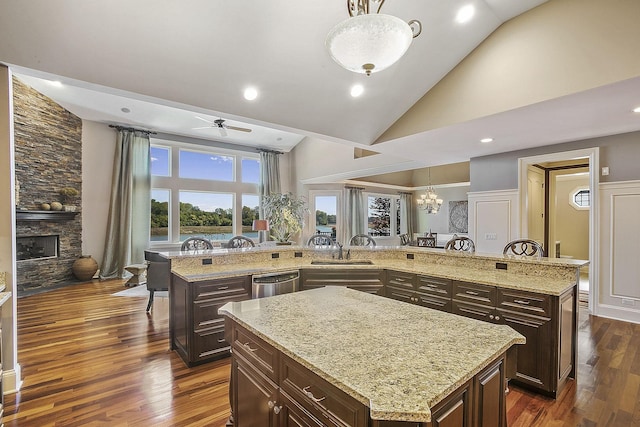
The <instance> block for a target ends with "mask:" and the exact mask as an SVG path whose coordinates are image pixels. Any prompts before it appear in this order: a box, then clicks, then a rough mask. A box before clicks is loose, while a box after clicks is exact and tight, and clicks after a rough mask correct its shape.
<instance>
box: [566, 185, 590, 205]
mask: <svg viewBox="0 0 640 427" xmlns="http://www.w3.org/2000/svg"><path fill="white" fill-rule="evenodd" d="M570 197H571V198H570V204H571V206H573V207H574V208H575V209H578V210H587V209H589V207H590V206H591V193H590V192H589V189H588V188H576V189H575V190H573V191H572V192H571V196H570Z"/></svg>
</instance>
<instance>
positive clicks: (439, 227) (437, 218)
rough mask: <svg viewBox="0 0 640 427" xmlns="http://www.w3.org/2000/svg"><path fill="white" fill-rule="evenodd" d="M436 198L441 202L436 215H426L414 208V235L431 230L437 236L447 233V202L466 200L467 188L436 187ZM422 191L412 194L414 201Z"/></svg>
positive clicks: (466, 186)
mask: <svg viewBox="0 0 640 427" xmlns="http://www.w3.org/2000/svg"><path fill="white" fill-rule="evenodd" d="M435 190H436V193H437V194H438V197H440V198H441V199H442V200H443V203H442V207H441V208H440V210H439V211H438V213H437V214H427V213H426V212H425V211H423V210H421V209H419V208H417V207H416V213H415V215H416V228H415V230H414V231H415V232H416V233H424V232H427V231H429V230H431V231H432V232H434V233H438V234H448V233H449V202H454V201H460V200H467V193H468V192H469V186H468V185H465V186H461V187H444V188H438V187H436V189H435ZM422 193H424V191H417V192H415V193H414V199H416V200H417V199H418V198H419V197H420V194H422Z"/></svg>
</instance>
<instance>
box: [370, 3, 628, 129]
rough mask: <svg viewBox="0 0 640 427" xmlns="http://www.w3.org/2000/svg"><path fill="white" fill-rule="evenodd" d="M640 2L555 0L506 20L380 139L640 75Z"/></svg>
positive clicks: (486, 114) (476, 116)
mask: <svg viewBox="0 0 640 427" xmlns="http://www.w3.org/2000/svg"><path fill="white" fill-rule="evenodd" d="M638 17H640V2H639V1H635V0H551V1H548V2H547V3H544V4H542V5H541V6H539V7H536V8H534V9H532V10H530V11H529V12H526V13H524V14H522V15H520V16H518V17H516V18H514V19H512V20H510V21H508V22H506V23H504V24H503V25H502V26H500V27H499V28H498V29H497V30H496V31H494V32H493V34H491V35H490V36H489V37H488V38H487V39H486V40H485V41H484V42H483V43H482V44H481V45H480V46H478V47H477V48H476V49H475V50H474V51H473V52H472V53H471V54H469V55H468V56H467V57H466V58H465V59H464V60H463V61H462V62H461V63H460V64H459V65H458V66H457V67H456V68H454V69H453V70H452V71H451V72H450V73H449V74H448V75H447V76H446V77H445V78H444V79H442V80H441V81H440V82H439V83H438V84H437V85H436V86H434V87H433V88H432V89H431V90H430V91H429V92H428V93H427V94H426V95H424V96H423V97H422V99H420V100H419V101H418V102H417V103H416V104H415V105H414V106H413V107H412V108H411V109H410V110H408V111H407V112H406V113H405V114H404V115H403V116H402V117H401V118H400V119H399V120H398V121H397V122H396V123H395V124H394V125H393V126H391V127H390V128H389V129H388V130H387V131H386V132H385V133H384V134H383V135H382V136H381V137H380V138H379V139H378V141H377V142H382V141H388V140H391V139H395V138H399V137H402V136H407V135H413V134H416V133H419V132H424V131H427V130H430V129H436V128H440V127H444V126H448V125H452V124H455V123H461V122H465V121H468V120H472V119H475V118H479V117H484V116H488V115H491V114H495V113H498V112H503V111H508V110H512V109H515V108H518V107H522V106H525V105H530V104H534V103H537V102H541V101H545V100H549V99H554V98H558V97H561V96H564V95H569V94H573V93H577V92H581V91H584V90H587V89H592V88H595V87H599V86H603V85H606V84H610V83H613V82H617V81H621V80H625V79H629V78H632V77H637V76H639V75H640V55H639V54H638V40H640V25H638Z"/></svg>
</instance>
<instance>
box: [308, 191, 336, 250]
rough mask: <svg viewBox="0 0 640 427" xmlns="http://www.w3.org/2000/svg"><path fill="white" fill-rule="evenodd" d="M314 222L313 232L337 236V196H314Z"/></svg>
mask: <svg viewBox="0 0 640 427" xmlns="http://www.w3.org/2000/svg"><path fill="white" fill-rule="evenodd" d="M314 206H315V210H316V224H315V227H316V228H315V231H314V232H313V234H327V235H329V236H331V238H332V239H334V240H335V239H336V237H337V221H338V215H337V212H338V196H315V198H314Z"/></svg>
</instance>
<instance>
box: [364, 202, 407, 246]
mask: <svg viewBox="0 0 640 427" xmlns="http://www.w3.org/2000/svg"><path fill="white" fill-rule="evenodd" d="M400 221H401V220H400V197H398V196H394V195H389V194H369V195H368V196H367V224H368V226H367V233H368V234H369V235H370V236H372V237H397V236H399V235H400Z"/></svg>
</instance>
